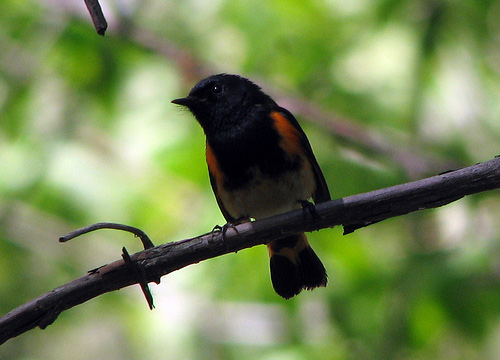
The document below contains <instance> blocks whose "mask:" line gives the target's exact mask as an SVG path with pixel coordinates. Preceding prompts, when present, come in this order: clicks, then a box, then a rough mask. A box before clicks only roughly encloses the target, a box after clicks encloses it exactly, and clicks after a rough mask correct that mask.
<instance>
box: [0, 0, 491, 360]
mask: <svg viewBox="0 0 500 360" xmlns="http://www.w3.org/2000/svg"><path fill="white" fill-rule="evenodd" d="M102 5H103V8H104V11H105V14H106V17H107V19H108V21H109V25H110V28H109V31H108V33H107V34H106V36H105V37H99V36H97V34H96V33H95V30H94V29H93V27H92V23H91V21H90V18H89V16H88V13H87V12H86V9H85V6H84V4H83V0H64V1H63V0H40V1H29V0H26V1H21V0H2V2H1V3H0V314H2V315H3V314H6V313H7V312H9V311H10V310H12V309H13V308H15V307H17V306H19V305H21V304H23V303H24V302H26V301H29V300H30V299H32V298H34V297H36V296H38V295H40V294H42V293H45V292H47V291H50V290H52V289H53V288H54V287H57V286H59V285H62V284H64V283H66V282H69V281H71V280H72V279H75V278H77V277H79V276H81V275H83V274H85V272H86V271H87V270H89V269H92V268H95V267H98V266H100V265H102V264H105V263H109V262H111V261H113V260H115V259H118V258H120V252H121V247H122V246H126V247H127V248H128V249H129V252H135V251H139V250H140V244H139V242H138V241H137V239H134V238H133V237H132V236H129V235H127V234H125V233H119V232H114V231H110V230H103V231H100V232H98V233H95V234H92V235H87V236H85V237H82V238H78V239H76V240H74V241H72V242H70V243H67V244H59V243H58V241H57V239H58V237H59V236H61V235H63V234H66V233H67V232H69V231H71V230H73V229H75V228H78V227H81V226H84V225H88V224H91V223H95V222H102V221H113V222H120V223H126V224H129V225H133V226H137V227H139V228H141V229H143V230H144V231H146V232H147V233H148V234H149V235H150V237H151V238H152V239H153V241H154V242H155V243H156V244H159V243H164V242H169V241H175V240H181V239H183V238H188V237H193V236H196V235H199V234H201V233H205V232H207V231H210V230H211V229H212V228H213V227H214V225H216V224H220V225H222V224H223V222H224V220H223V218H222V216H221V214H220V212H219V209H218V208H217V205H216V202H215V200H214V198H213V195H212V192H211V189H210V185H209V181H208V175H207V170H206V164H205V160H204V135H203V132H202V130H201V128H200V127H199V125H198V124H197V123H196V121H195V120H194V119H193V118H192V116H191V115H190V114H189V113H188V112H187V111H183V110H181V109H179V108H178V107H176V106H174V105H173V104H171V103H170V101H171V100H172V99H174V98H177V97H181V96H185V95H186V94H187V92H188V91H189V89H190V88H191V87H192V86H193V85H194V84H195V83H196V82H197V81H198V80H200V78H201V77H202V76H204V75H206V74H210V73H214V72H228V73H238V74H242V75H244V76H246V77H249V78H251V79H252V80H254V81H255V82H257V83H258V84H260V85H261V86H262V87H263V88H264V90H265V91H266V92H268V93H270V94H272V95H273V97H274V98H275V99H276V100H277V101H278V102H279V103H280V104H282V105H284V106H286V107H287V108H289V109H290V110H292V112H294V113H295V114H296V115H297V118H298V120H299V122H301V124H302V125H303V127H304V129H305V131H306V133H307V134H308V137H309V139H310V141H311V143H312V146H313V149H314V151H315V154H316V156H317V158H318V162H319V163H320V165H321V167H322V169H323V171H324V173H325V177H326V179H327V182H328V183H329V185H330V189H331V193H332V196H333V197H334V198H339V197H344V196H348V195H354V194H357V193H361V192H366V191H370V190H375V189H379V188H382V187H386V186H391V185H396V184H399V183H404V182H407V181H410V180H415V179H419V178H423V177H426V176H431V175H435V174H437V173H440V172H442V171H446V170H449V169H450V168H459V167H463V166H467V165H472V164H474V163H476V162H481V161H486V160H488V159H491V158H493V157H494V156H495V155H497V154H499V150H500V147H499V144H500V2H499V1H486V0H448V1H440V0H426V1H424V0H413V1H410V0H407V1H393V0H353V1H341V0H328V1H327V0H325V1H319V0H317V1H298V0H286V1H285V0H281V1H254V0H248V1H229V0H217V1H203V0H192V1H189V0H183V1H180V0H179V1H168V0H151V1H116V2H115V1H107V2H104V1H103V2H102ZM299 100H300V101H299ZM302 105H306V106H305V107H304V106H302ZM346 123H347V124H349V127H346V126H345V124H346ZM499 200H500V196H499V192H498V191H493V192H487V193H483V194H477V195H473V196H469V197H467V198H464V199H461V200H459V201H457V202H455V203H452V204H450V205H447V206H445V207H443V208H440V209H436V210H428V211H422V212H418V213H413V214H409V215H407V216H404V217H399V218H395V219H390V220H387V221H384V222H381V223H379V224H375V225H373V226H370V227H368V228H365V229H360V230H357V231H356V232H355V233H353V234H350V235H348V236H342V231H341V229H340V228H334V229H326V230H322V231H319V232H315V233H312V234H309V235H308V236H309V239H310V242H311V243H312V245H313V247H314V248H315V249H316V251H317V253H318V255H319V256H320V257H321V259H322V260H323V262H324V264H325V266H326V267H327V269H328V273H329V285H328V287H327V288H326V289H318V290H315V291H313V292H303V293H302V294H301V295H300V296H298V297H295V298H294V299H292V300H289V301H284V300H282V299H281V298H279V297H278V296H277V295H276V294H275V293H274V292H273V290H272V287H271V284H270V280H269V274H268V272H269V270H268V258H267V251H266V249H265V247H264V246H258V247H255V248H252V249H248V250H244V251H241V252H239V253H237V254H228V255H225V256H222V257H219V258H215V259H211V260H208V261H205V262H202V263H200V264H196V265H193V266H189V267H187V268H184V269H182V270H180V271H177V272H175V273H172V274H170V275H168V276H166V277H164V278H163V279H162V283H161V284H160V285H158V286H157V285H153V286H152V292H153V294H154V296H155V303H156V309H155V310H154V311H149V310H148V308H147V305H146V303H145V301H144V299H143V296H142V294H141V292H140V289H139V288H138V287H137V286H134V287H130V288H126V289H123V290H120V291H118V292H114V293H110V294H106V295H103V296H101V297H99V298H96V299H93V300H92V301H89V302H87V303H85V304H83V305H80V306H78V307H76V308H73V309H71V310H69V311H66V312H64V313H62V314H61V315H60V317H59V318H58V319H57V321H56V322H55V323H54V324H53V325H51V326H49V327H48V328H47V329H46V330H44V331H41V330H40V329H34V330H31V331H29V332H28V333H25V334H23V335H21V336H19V337H17V338H15V339H12V340H9V341H8V342H7V343H5V344H4V345H2V346H0V359H2V360H10V359H16V360H19V359H26V360H27V359H263V360H271V359H292V360H293V359H438V358H439V359H492V360H494V359H499V358H500V201H499Z"/></svg>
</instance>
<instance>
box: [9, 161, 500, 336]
mask: <svg viewBox="0 0 500 360" xmlns="http://www.w3.org/2000/svg"><path fill="white" fill-rule="evenodd" d="M498 188H500V157H497V158H495V159H492V160H490V161H487V162H484V163H480V164H476V165H473V166H469V167H467V168H463V169H460V170H456V171H451V172H447V173H444V174H441V175H437V176H433V177H430V178H426V179H423V180H419V181H414V182H410V183H405V184H401V185H397V186H393V187H389V188H385V189H381V190H376V191H371V192H368V193H364V194H359V195H354V196H349V197H346V198H342V199H337V200H332V201H329V202H325V203H321V204H318V205H317V206H316V207H315V210H316V216H313V215H312V214H311V212H309V211H303V210H296V211H291V212H288V213H285V214H281V215H277V216H273V217H270V218H266V219H262V220H258V221H255V222H250V223H243V224H241V225H238V226H236V227H228V228H227V231H226V232H225V235H224V236H223V235H222V231H218V232H211V233H208V234H205V235H201V236H198V237H195V238H192V239H186V240H181V241H177V242H171V243H167V244H163V245H159V246H156V247H153V248H150V249H147V250H144V251H141V252H138V253H135V254H132V255H130V256H129V257H127V256H125V257H126V258H127V259H126V260H123V259H122V260H117V261H115V262H113V263H111V264H108V265H105V266H103V267H100V268H98V269H96V270H94V271H91V272H89V273H88V274H86V275H85V276H82V277H81V278H79V279H76V280H73V281H71V282H69V283H67V284H65V285H62V286H60V287H58V288H56V289H54V290H52V291H51V292H48V293H46V294H43V295H41V296H39V297H38V298H36V299H34V300H31V301H29V302H27V303H26V304H24V305H21V306H19V307H18V308H16V309H14V310H12V311H11V312H10V313H8V314H6V315H5V316H4V317H2V318H0V344H2V343H4V342H5V341H7V340H8V339H10V338H13V337H15V336H18V335H20V334H22V333H24V332H26V331H28V330H30V329H32V328H34V327H37V326H38V327H40V328H42V329H44V328H45V327H47V326H48V325H50V324H52V322H54V321H55V319H56V318H57V316H58V315H59V314H60V313H61V312H62V311H64V310H67V309H70V308H72V307H73V306H76V305H79V304H81V303H84V302H86V301H88V300H90V299H92V298H94V297H97V296H99V295H102V294H104V293H107V292H110V291H114V290H118V289H121V288H123V287H126V286H130V285H133V284H137V283H140V282H141V281H143V280H144V282H145V283H146V284H147V283H148V282H156V283H159V282H160V278H161V277H162V276H164V275H166V274H168V273H171V272H173V271H175V270H179V269H181V268H183V267H185V266H187V265H191V264H195V263H197V262H200V261H203V260H206V259H210V258H213V257H216V256H220V255H223V254H227V253H230V252H235V251H239V250H242V249H245V248H249V247H252V246H255V245H259V244H265V243H267V242H269V241H271V240H274V239H277V238H280V237H286V236H288V235H290V234H294V233H298V232H304V231H313V230H318V229H322V228H326V227H332V226H335V225H343V226H344V229H345V231H346V233H348V232H351V231H354V230H355V229H357V228H359V227H363V226H368V225H370V224H373V223H375V222H378V221H382V220H384V219H388V218H391V217H395V216H399V215H404V214H408V213H410V212H413V211H417V210H423V209H430V208H435V207H438V206H443V205H445V204H448V203H450V202H452V201H455V200H457V199H460V198H461V197H464V196H466V195H470V194H474V193H478V192H482V191H487V190H493V189H498ZM131 264H135V266H136V269H139V270H140V276H136V275H137V274H135V275H134V273H133V272H131V271H130V270H131ZM142 279H143V280H142ZM146 296H147V295H146ZM150 305H152V302H151V303H150Z"/></svg>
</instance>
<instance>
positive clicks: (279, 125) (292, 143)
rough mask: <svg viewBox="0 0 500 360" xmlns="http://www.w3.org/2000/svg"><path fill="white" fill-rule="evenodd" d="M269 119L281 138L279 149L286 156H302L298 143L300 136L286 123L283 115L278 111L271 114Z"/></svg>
mask: <svg viewBox="0 0 500 360" xmlns="http://www.w3.org/2000/svg"><path fill="white" fill-rule="evenodd" d="M271 118H272V119H273V120H274V127H275V128H276V130H278V133H279V134H280V136H281V144H280V145H281V147H282V148H283V150H284V151H285V153H287V154H297V155H304V152H303V150H302V144H301V142H300V136H301V134H300V133H299V131H298V130H297V129H296V128H295V127H294V126H293V125H292V124H291V123H290V121H288V119H287V118H286V117H285V115H283V114H281V113H280V112H278V111H273V112H272V113H271Z"/></svg>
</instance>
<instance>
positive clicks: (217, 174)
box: [206, 142, 223, 186]
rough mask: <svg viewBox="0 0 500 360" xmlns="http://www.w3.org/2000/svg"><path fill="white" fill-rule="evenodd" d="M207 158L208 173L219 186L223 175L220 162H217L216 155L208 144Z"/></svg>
mask: <svg viewBox="0 0 500 360" xmlns="http://www.w3.org/2000/svg"><path fill="white" fill-rule="evenodd" d="M206 157H207V164H208V171H210V173H211V174H212V176H213V177H214V178H215V180H216V181H217V186H219V184H220V182H222V179H223V174H222V172H221V171H220V167H219V162H218V161H217V158H216V157H215V154H214V152H213V150H212V148H211V147H210V145H209V144H208V142H207V149H206Z"/></svg>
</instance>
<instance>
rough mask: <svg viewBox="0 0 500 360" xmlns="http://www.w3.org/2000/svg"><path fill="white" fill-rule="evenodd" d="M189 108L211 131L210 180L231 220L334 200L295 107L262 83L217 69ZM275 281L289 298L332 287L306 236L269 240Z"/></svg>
mask: <svg viewBox="0 0 500 360" xmlns="http://www.w3.org/2000/svg"><path fill="white" fill-rule="evenodd" d="M172 103H174V104H177V105H180V106H183V107H186V108H187V109H189V110H190V112H191V113H192V114H193V115H194V117H195V118H196V120H197V121H198V122H199V124H200V125H201V127H202V129H203V131H204V133H205V136H206V154H205V155H206V161H207V165H208V172H209V178H210V184H211V186H212V190H213V192H214V194H215V199H216V201H217V204H218V206H219V208H220V210H221V212H222V214H223V216H224V218H225V220H226V221H227V224H231V225H233V226H234V225H237V224H240V223H242V222H246V221H252V220H257V219H261V218H265V217H269V216H272V215H277V214H281V213H284V212H287V211H291V210H295V209H300V208H303V207H304V204H309V205H312V204H311V203H310V202H309V200H310V199H311V198H312V200H313V201H314V203H315V204H318V203H322V202H325V201H329V200H330V199H331V197H330V192H329V189H328V185H327V183H326V181H325V177H324V175H323V173H322V171H321V169H320V167H319V165H318V162H317V160H316V158H315V156H314V154H313V151H312V148H311V145H310V143H309V140H308V139H307V136H306V134H305V133H304V131H303V130H302V128H301V127H300V125H299V123H298V121H297V120H296V119H295V117H294V116H293V115H292V113H291V112H289V111H288V110H286V109H285V108H283V107H280V106H279V105H278V104H277V103H276V102H275V101H274V100H273V99H272V98H271V97H270V96H269V95H267V94H266V93H264V91H263V90H262V89H261V87H259V86H258V85H257V84H255V83H254V82H252V81H250V80H249V79H247V78H245V77H242V76H240V75H233V74H226V73H222V74H216V75H211V76H209V77H207V78H205V79H203V80H201V81H199V82H198V83H197V84H196V85H195V86H194V87H193V88H192V89H191V91H190V92H189V94H188V96H186V97H182V98H178V99H175V100H172ZM267 248H268V251H269V257H270V273H271V282H272V285H273V288H274V290H275V291H276V293H277V294H278V295H280V296H281V297H283V298H284V299H290V298H292V297H293V296H295V295H297V294H299V293H300V292H301V291H302V290H303V289H307V290H312V289H314V288H317V287H324V286H326V284H327V273H326V270H325V267H324V265H323V264H322V262H321V260H320V259H319V257H318V256H317V255H316V253H315V252H314V250H313V249H312V247H311V245H310V244H309V242H308V240H307V237H306V235H305V234H304V233H300V234H297V235H290V236H287V237H285V238H282V239H276V240H272V241H270V242H269V243H268V244H267Z"/></svg>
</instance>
